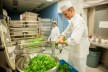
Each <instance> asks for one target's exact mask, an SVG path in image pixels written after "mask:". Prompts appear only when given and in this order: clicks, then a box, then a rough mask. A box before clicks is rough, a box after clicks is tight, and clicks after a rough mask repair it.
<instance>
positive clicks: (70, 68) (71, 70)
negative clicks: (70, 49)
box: [59, 60, 78, 72]
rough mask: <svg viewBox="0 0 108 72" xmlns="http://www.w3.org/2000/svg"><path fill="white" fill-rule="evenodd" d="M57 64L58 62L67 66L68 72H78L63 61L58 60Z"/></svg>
mask: <svg viewBox="0 0 108 72" xmlns="http://www.w3.org/2000/svg"><path fill="white" fill-rule="evenodd" d="M59 62H60V64H67V65H68V67H69V70H70V71H69V72H78V71H77V70H76V69H75V68H74V67H73V66H71V65H70V64H69V63H67V62H66V61H65V60H60V61H59Z"/></svg>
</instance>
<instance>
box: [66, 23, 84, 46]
mask: <svg viewBox="0 0 108 72" xmlns="http://www.w3.org/2000/svg"><path fill="white" fill-rule="evenodd" d="M84 27H85V26H84V24H83V23H81V22H80V24H78V25H76V27H75V29H74V30H73V32H72V34H71V37H69V38H68V39H67V41H66V42H67V44H68V45H75V44H79V43H80V39H81V37H82V34H83V32H84Z"/></svg>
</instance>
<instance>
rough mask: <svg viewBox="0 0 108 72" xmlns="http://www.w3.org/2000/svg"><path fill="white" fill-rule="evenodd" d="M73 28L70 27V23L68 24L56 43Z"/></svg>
mask: <svg viewBox="0 0 108 72" xmlns="http://www.w3.org/2000/svg"><path fill="white" fill-rule="evenodd" d="M70 30H71V28H70V24H69V25H68V27H67V28H66V30H65V31H64V32H63V33H62V34H61V35H60V37H59V38H58V39H57V41H56V43H60V42H61V41H62V40H63V38H64V37H65V36H66V35H67V34H68V32H69V31H70Z"/></svg>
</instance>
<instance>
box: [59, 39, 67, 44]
mask: <svg viewBox="0 0 108 72" xmlns="http://www.w3.org/2000/svg"><path fill="white" fill-rule="evenodd" d="M58 44H67V42H66V41H63V40H60V41H59V42H58Z"/></svg>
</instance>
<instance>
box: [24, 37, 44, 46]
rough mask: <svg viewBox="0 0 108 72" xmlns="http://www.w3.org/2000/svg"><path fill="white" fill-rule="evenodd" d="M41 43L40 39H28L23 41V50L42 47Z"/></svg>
mask: <svg viewBox="0 0 108 72" xmlns="http://www.w3.org/2000/svg"><path fill="white" fill-rule="evenodd" d="M43 41H44V40H43V39H42V38H35V39H29V40H26V41H25V43H24V47H25V48H36V47H39V46H42V43H43Z"/></svg>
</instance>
